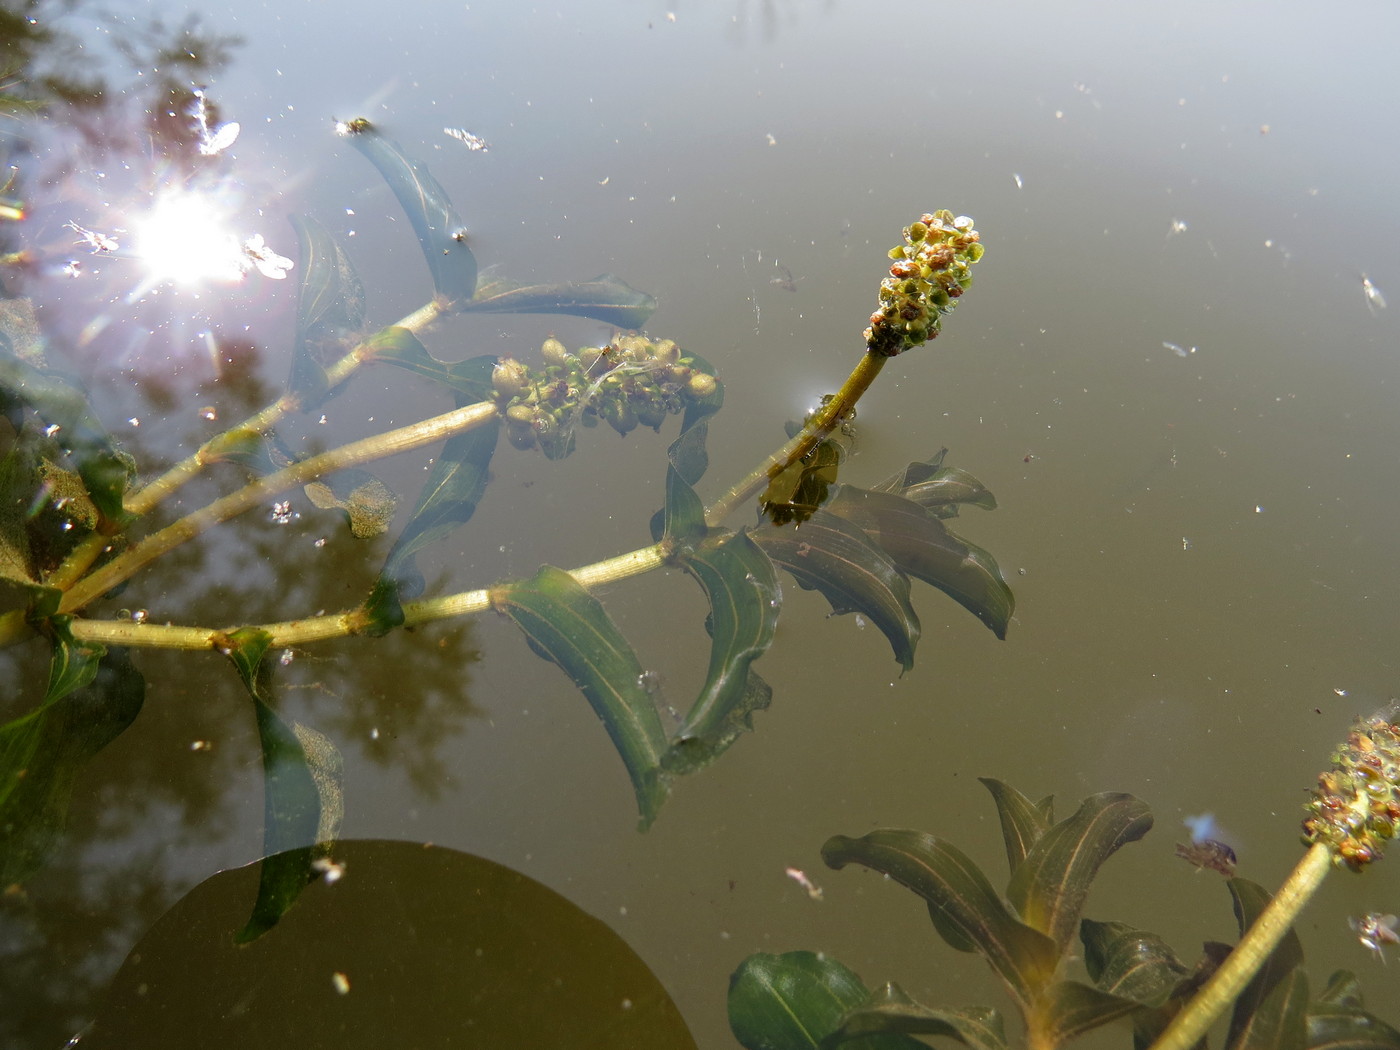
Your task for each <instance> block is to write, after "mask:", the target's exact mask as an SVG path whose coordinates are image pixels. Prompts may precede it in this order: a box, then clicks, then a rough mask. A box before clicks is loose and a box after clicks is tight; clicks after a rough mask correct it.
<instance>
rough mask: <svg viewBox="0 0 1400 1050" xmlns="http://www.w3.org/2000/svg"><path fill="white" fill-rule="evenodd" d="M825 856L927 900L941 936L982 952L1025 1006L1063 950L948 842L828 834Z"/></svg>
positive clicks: (890, 833)
mask: <svg viewBox="0 0 1400 1050" xmlns="http://www.w3.org/2000/svg"><path fill="white" fill-rule="evenodd" d="M822 859H823V860H825V861H826V863H827V864H828V865H829V866H830V867H833V868H838V869H839V868H843V867H845V866H846V865H847V864H850V863H852V862H855V863H857V864H863V865H864V866H865V867H867V868H870V869H871V870H873V871H878V872H880V873H882V874H884V875H886V876H888V877H889V878H891V879H894V881H896V882H898V883H899V884H900V885H902V886H906V887H908V888H909V889H911V890H913V891H914V892H915V893H917V894H918V895H919V896H920V897H922V898H923V899H924V900H925V901H926V902H927V903H928V909H929V917H930V918H931V919H932V920H933V924H934V928H935V929H937V930H938V933H939V935H940V936H942V938H943V939H944V940H945V941H947V942H948V943H949V944H950V945H951V946H952V947H954V948H956V949H957V950H958V951H963V952H971V951H979V952H981V953H982V954H983V955H984V956H986V958H987V961H988V962H989V963H990V964H991V966H992V969H993V970H995V971H996V972H997V973H998V974H999V975H1000V976H1001V978H1002V979H1003V980H1004V981H1005V982H1006V983H1007V985H1008V986H1009V987H1010V988H1011V991H1012V993H1013V994H1014V995H1015V996H1016V998H1017V999H1018V1000H1019V1001H1020V1002H1021V1003H1022V1004H1027V1003H1029V1002H1030V1001H1031V1000H1032V999H1033V998H1034V996H1035V994H1036V993H1037V992H1038V991H1039V990H1040V989H1041V988H1043V987H1044V986H1045V984H1046V983H1047V982H1048V981H1049V980H1050V979H1051V977H1052V976H1053V975H1054V972H1055V966H1056V964H1057V962H1058V959H1059V954H1060V953H1059V952H1058V951H1057V950H1056V948H1055V945H1054V943H1053V942H1052V941H1051V940H1050V939H1049V938H1048V937H1046V936H1045V935H1044V934H1043V933H1041V932H1039V931H1038V930H1034V929H1032V928H1031V927H1029V926H1027V925H1025V924H1024V923H1022V922H1020V921H1018V920H1017V919H1016V917H1015V916H1014V915H1012V914H1011V912H1010V911H1009V910H1007V907H1006V905H1005V904H1004V903H1002V899H1001V895H1000V894H998V893H997V891H996V890H995V889H993V888H992V884H991V883H990V882H988V881H987V876H986V875H984V874H982V869H981V868H979V867H978V866H977V865H976V864H975V863H974V862H973V861H972V860H971V859H970V858H969V857H968V856H967V855H966V854H965V853H963V852H962V851H961V850H959V849H958V848H957V847H956V846H954V845H952V844H951V843H949V842H947V841H945V840H943V839H939V838H935V837H934V836H933V835H929V834H927V833H925V832H922V831H905V830H900V829H895V828H882V829H879V830H876V831H872V832H870V833H869V834H867V835H864V836H862V837H861V838H858V839H852V838H847V837H846V836H844V835H837V836H835V837H834V838H831V839H828V840H827V843H826V845H825V846H823V847H822Z"/></svg>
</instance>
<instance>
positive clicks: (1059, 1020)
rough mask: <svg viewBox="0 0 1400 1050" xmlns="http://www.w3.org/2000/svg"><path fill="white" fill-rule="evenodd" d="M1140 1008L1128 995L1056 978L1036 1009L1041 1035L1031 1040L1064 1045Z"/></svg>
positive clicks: (1041, 1044) (1040, 1044)
mask: <svg viewBox="0 0 1400 1050" xmlns="http://www.w3.org/2000/svg"><path fill="white" fill-rule="evenodd" d="M1140 1009H1142V1007H1141V1006H1139V1005H1138V1004H1137V1003H1135V1002H1133V1000H1131V999H1124V998H1121V997H1119V996H1116V995H1111V994H1109V993H1108V992H1102V991H1100V990H1099V989H1097V988H1091V987H1089V986H1088V985H1087V984H1080V983H1079V982H1078V981H1056V982H1055V983H1054V984H1052V985H1051V986H1050V987H1049V988H1047V989H1045V993H1044V995H1043V996H1042V998H1041V1001H1040V1008H1039V1010H1038V1011H1037V1023H1038V1027H1039V1030H1040V1036H1041V1038H1040V1039H1032V1040H1031V1042H1032V1043H1033V1044H1035V1045H1039V1046H1064V1045H1065V1044H1066V1043H1068V1042H1069V1041H1070V1040H1071V1039H1074V1038H1076V1037H1078V1036H1081V1035H1083V1034H1084V1033H1085V1032H1089V1031H1092V1030H1093V1029H1095V1028H1099V1027H1101V1026H1103V1025H1106V1024H1108V1023H1109V1022H1110V1021H1116V1020H1118V1018H1120V1017H1126V1016H1128V1015H1129V1014H1131V1013H1134V1012H1135V1011H1137V1010H1140Z"/></svg>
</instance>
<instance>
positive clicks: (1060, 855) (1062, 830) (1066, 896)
mask: <svg viewBox="0 0 1400 1050" xmlns="http://www.w3.org/2000/svg"><path fill="white" fill-rule="evenodd" d="M1151 827H1152V813H1151V811H1149V810H1148V808H1147V805H1146V803H1144V802H1142V801H1140V800H1139V799H1136V798H1134V797H1133V796H1132V795H1127V794H1123V793H1121V792H1104V793H1103V794H1099V795H1090V796H1089V797H1088V798H1086V799H1085V800H1084V801H1083V802H1082V803H1081V804H1080V806H1079V809H1078V810H1077V811H1076V812H1075V813H1074V815H1073V816H1071V817H1068V818H1066V819H1065V820H1062V821H1060V822H1059V823H1058V824H1056V825H1055V826H1054V827H1053V828H1051V829H1050V830H1049V831H1047V832H1046V833H1045V834H1044V835H1043V836H1042V837H1041V839H1040V841H1039V842H1037V843H1036V844H1035V846H1034V848H1032V850H1031V851H1030V853H1029V854H1027V856H1026V859H1025V860H1024V861H1022V862H1021V864H1020V865H1019V866H1018V867H1017V868H1016V870H1015V871H1014V872H1013V873H1012V875H1011V883H1010V885H1008V886H1007V890H1006V895H1007V897H1008V898H1009V899H1010V901H1011V905H1012V907H1014V908H1015V909H1016V910H1017V912H1018V913H1019V914H1020V916H1021V920H1022V921H1023V922H1025V923H1027V924H1028V925H1030V926H1032V927H1034V928H1035V929H1037V930H1040V931H1041V932H1042V933H1045V934H1047V935H1048V936H1049V937H1050V938H1051V940H1053V941H1054V942H1055V949H1056V952H1057V954H1061V955H1062V954H1064V952H1065V951H1066V950H1068V948H1069V945H1070V943H1071V941H1072V940H1073V938H1074V936H1075V934H1076V933H1078V932H1079V916H1080V913H1081V912H1082V911H1083V909H1084V901H1085V899H1086V898H1087V897H1088V895H1089V885H1090V883H1092V882H1093V881H1094V876H1095V875H1096V874H1097V873H1098V870H1099V865H1101V864H1102V863H1103V862H1104V861H1105V860H1107V859H1108V858H1109V857H1110V856H1112V855H1113V854H1114V853H1115V852H1117V850H1118V848H1119V847H1120V846H1123V845H1126V844H1127V843H1129V842H1136V841H1137V840H1138V839H1140V838H1142V836H1144V835H1146V834H1147V832H1148V830H1149V829H1151Z"/></svg>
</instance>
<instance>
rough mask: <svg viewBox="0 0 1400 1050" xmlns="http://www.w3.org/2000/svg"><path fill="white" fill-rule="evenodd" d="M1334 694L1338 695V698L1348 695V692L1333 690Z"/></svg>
mask: <svg viewBox="0 0 1400 1050" xmlns="http://www.w3.org/2000/svg"><path fill="white" fill-rule="evenodd" d="M1332 692H1334V693H1336V694H1337V695H1338V696H1346V695H1347V691H1346V690H1345V689H1333V690H1332Z"/></svg>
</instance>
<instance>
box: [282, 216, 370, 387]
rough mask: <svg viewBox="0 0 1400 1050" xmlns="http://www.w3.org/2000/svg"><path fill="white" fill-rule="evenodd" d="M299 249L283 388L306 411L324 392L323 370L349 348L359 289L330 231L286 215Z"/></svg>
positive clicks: (359, 311)
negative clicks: (292, 339)
mask: <svg viewBox="0 0 1400 1050" xmlns="http://www.w3.org/2000/svg"><path fill="white" fill-rule="evenodd" d="M291 221H292V226H293V227H294V228H295V229H296V232H297V241H298V242H299V243H300V245H301V259H302V265H301V269H300V270H299V271H298V273H299V274H300V276H301V283H300V288H299V290H298V298H297V334H296V349H295V351H294V354H293V357H292V374H291V378H290V380H289V381H288V384H287V385H288V387H289V389H290V390H291V392H292V393H293V394H295V395H296V396H297V398H298V399H299V400H300V402H301V408H302V410H303V411H310V410H311V409H313V408H316V407H317V406H319V405H320V403H321V402H322V401H324V400H325V396H326V394H327V393H328V392H329V381H328V379H327V376H326V368H327V366H328V365H330V364H332V363H334V362H335V361H337V360H339V359H340V358H341V357H342V356H344V355H345V353H347V352H348V351H349V349H350V344H351V341H352V340H354V339H355V338H357V337H358V335H359V333H360V331H361V329H363V327H364V323H365V304H366V301H365V288H364V284H363V283H362V282H361V281H360V276H359V274H358V273H356V272H355V267H354V264H352V263H351V261H350V257H349V256H348V255H347V254H346V253H345V250H344V249H343V248H342V247H341V246H340V243H339V242H338V241H337V240H336V239H335V237H334V236H332V234H331V232H330V230H328V229H326V228H325V226H323V225H321V223H319V222H317V221H316V220H315V219H313V218H311V217H310V216H295V215H294V216H292V220H291Z"/></svg>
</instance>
